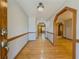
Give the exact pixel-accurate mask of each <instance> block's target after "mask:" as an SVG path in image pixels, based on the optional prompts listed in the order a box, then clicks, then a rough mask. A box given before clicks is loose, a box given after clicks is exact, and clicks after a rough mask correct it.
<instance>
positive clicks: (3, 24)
mask: <svg viewBox="0 0 79 59" xmlns="http://www.w3.org/2000/svg"><path fill="white" fill-rule="evenodd" d="M6 4H7V1H6V0H0V59H7V52H8V50H7V7H6Z"/></svg>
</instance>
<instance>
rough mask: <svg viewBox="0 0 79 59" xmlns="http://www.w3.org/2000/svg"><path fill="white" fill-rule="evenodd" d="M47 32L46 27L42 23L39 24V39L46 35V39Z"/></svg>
mask: <svg viewBox="0 0 79 59" xmlns="http://www.w3.org/2000/svg"><path fill="white" fill-rule="evenodd" d="M45 31H46V25H45V24H44V23H42V22H41V23H39V24H38V25H37V38H39V37H40V36H42V35H44V37H45Z"/></svg>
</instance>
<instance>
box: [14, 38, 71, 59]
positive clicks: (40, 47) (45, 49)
mask: <svg viewBox="0 0 79 59" xmlns="http://www.w3.org/2000/svg"><path fill="white" fill-rule="evenodd" d="M63 43H64V44H63ZM65 43H66V44H65ZM71 45H72V41H70V40H66V39H58V40H57V41H56V44H55V46H53V45H52V44H51V43H50V42H49V41H48V40H47V39H44V38H43V39H42V38H39V39H37V40H35V41H30V42H29V43H28V44H27V45H26V46H25V48H24V49H23V51H22V52H21V53H20V54H19V55H18V56H17V57H16V58H15V59H72V52H70V51H72V49H71V48H69V47H71ZM67 46H68V48H69V49H70V50H68V49H67Z"/></svg>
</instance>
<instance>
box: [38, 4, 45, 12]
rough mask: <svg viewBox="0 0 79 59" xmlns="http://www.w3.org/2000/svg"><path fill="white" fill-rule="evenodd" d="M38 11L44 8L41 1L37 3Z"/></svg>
mask: <svg viewBox="0 0 79 59" xmlns="http://www.w3.org/2000/svg"><path fill="white" fill-rule="evenodd" d="M37 9H38V11H43V10H44V5H43V3H42V2H40V3H39V5H38V6H37Z"/></svg>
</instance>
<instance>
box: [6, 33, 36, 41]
mask: <svg viewBox="0 0 79 59" xmlns="http://www.w3.org/2000/svg"><path fill="white" fill-rule="evenodd" d="M30 33H31V34H32V33H35V32H27V33H23V34H20V35H17V36H14V37H12V38H9V39H7V40H8V42H10V41H13V40H16V39H17V38H20V37H22V36H25V35H27V34H30Z"/></svg>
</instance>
